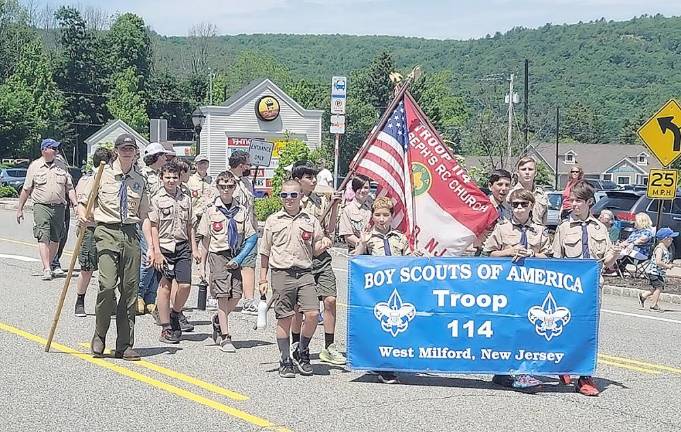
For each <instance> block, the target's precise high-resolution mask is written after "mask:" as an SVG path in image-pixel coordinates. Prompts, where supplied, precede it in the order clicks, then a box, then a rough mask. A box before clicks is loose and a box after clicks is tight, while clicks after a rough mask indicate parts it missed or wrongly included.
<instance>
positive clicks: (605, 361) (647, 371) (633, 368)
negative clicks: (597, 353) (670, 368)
mask: <svg viewBox="0 0 681 432" xmlns="http://www.w3.org/2000/svg"><path fill="white" fill-rule="evenodd" d="M598 362H599V363H603V364H607V365H609V366H616V367H620V368H623V369H630V370H633V371H636V372H643V373H648V374H652V375H659V374H661V373H662V372H660V371H657V370H654V369H648V368H642V367H638V366H632V365H628V364H626V363H619V362H614V361H609V360H604V359H602V358H599V359H598Z"/></svg>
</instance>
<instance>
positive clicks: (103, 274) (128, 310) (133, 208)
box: [78, 134, 152, 360]
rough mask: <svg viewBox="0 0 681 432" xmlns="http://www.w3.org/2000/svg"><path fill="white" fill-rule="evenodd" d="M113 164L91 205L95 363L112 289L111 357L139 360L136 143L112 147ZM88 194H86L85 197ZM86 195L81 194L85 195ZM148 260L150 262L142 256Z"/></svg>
mask: <svg viewBox="0 0 681 432" xmlns="http://www.w3.org/2000/svg"><path fill="white" fill-rule="evenodd" d="M114 146H115V149H114V157H116V160H115V161H114V162H113V163H112V164H111V166H110V167H106V168H104V172H103V173H102V179H101V182H100V184H99V188H98V190H97V199H96V201H95V205H94V222H95V223H96V224H97V226H96V227H95V243H96V246H97V255H98V259H99V293H98V294H97V306H96V307H95V315H96V328H95V334H94V336H93V338H92V343H91V345H90V348H91V350H92V353H93V354H94V355H95V357H101V356H102V355H103V353H104V348H105V338H106V333H107V331H108V330H109V325H110V324H111V312H112V311H113V309H114V307H115V302H114V300H113V299H114V292H113V291H114V289H115V288H116V287H118V289H119V291H120V300H119V301H118V309H117V310H116V330H117V331H118V337H117V338H116V351H115V356H116V357H118V358H123V359H124V360H139V358H140V357H139V354H137V353H136V352H135V351H134V350H133V349H132V346H133V344H134V342H135V303H136V299H137V289H138V285H139V268H140V261H141V260H140V245H139V243H140V242H139V236H138V232H137V224H138V223H140V222H142V231H143V233H144V237H145V239H146V241H147V244H152V243H151V229H150V222H149V219H148V218H147V214H148V212H149V196H148V193H147V190H146V187H145V181H144V177H143V176H142V174H141V173H140V172H138V171H135V170H134V169H133V163H134V161H135V157H136V155H137V143H136V142H135V138H134V137H133V136H132V135H129V134H123V135H120V136H119V137H118V138H116V142H115V144H114ZM88 192H89V191H88ZM86 195H87V194H86ZM86 205H87V199H81V200H80V206H79V207H78V214H79V218H80V222H81V223H83V224H85V223H86V222H87V219H86V215H85V206H86ZM148 259H149V260H151V259H152V257H151V256H148Z"/></svg>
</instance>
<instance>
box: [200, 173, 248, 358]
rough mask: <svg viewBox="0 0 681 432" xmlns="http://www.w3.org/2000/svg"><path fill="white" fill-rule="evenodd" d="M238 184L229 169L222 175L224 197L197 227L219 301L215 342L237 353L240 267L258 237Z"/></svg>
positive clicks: (218, 182) (219, 179)
mask: <svg viewBox="0 0 681 432" xmlns="http://www.w3.org/2000/svg"><path fill="white" fill-rule="evenodd" d="M237 183H238V181H237V179H236V177H235V176H234V174H232V173H231V172H229V171H223V172H221V173H220V174H218V176H217V179H216V181H215V186H216V188H217V190H218V192H219V194H220V196H219V197H218V198H217V199H216V200H215V201H214V202H213V204H211V205H209V206H208V207H207V208H206V210H205V213H204V215H203V217H202V218H201V223H200V224H199V228H198V230H197V233H198V236H199V237H200V238H201V244H202V248H201V263H202V265H205V263H206V262H207V263H208V266H209V270H210V277H209V279H210V282H209V286H210V291H211V295H212V296H213V298H216V299H217V302H218V310H217V313H216V314H215V316H213V318H212V320H211V321H212V323H213V341H214V342H215V343H216V344H218V345H220V349H221V350H222V351H223V352H236V348H235V347H234V344H233V343H232V336H231V334H230V333H229V314H230V313H231V312H232V311H233V310H234V308H235V307H236V305H237V303H239V299H241V296H242V294H243V282H242V277H241V271H240V269H239V266H240V265H241V264H242V263H243V260H244V259H245V258H246V256H248V255H249V254H250V253H251V251H252V250H253V249H254V248H255V245H256V242H257V240H258V235H257V234H256V233H255V230H254V229H253V225H252V224H251V221H250V219H249V217H248V214H247V213H246V209H245V208H244V207H241V206H240V205H239V204H238V203H237V202H236V200H234V198H233V197H234V192H235V190H236V188H237ZM199 273H201V274H203V271H200V272H199Z"/></svg>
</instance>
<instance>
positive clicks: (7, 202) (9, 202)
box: [0, 198, 33, 211]
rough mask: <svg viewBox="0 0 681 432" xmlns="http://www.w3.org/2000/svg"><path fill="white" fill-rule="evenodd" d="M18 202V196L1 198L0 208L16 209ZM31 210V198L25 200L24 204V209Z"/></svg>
mask: <svg viewBox="0 0 681 432" xmlns="http://www.w3.org/2000/svg"><path fill="white" fill-rule="evenodd" d="M18 204H19V199H18V198H2V199H0V209H4V210H16V209H17V205H18ZM26 210H28V211H33V203H32V202H31V200H28V201H26V204H25V205H24V211H26Z"/></svg>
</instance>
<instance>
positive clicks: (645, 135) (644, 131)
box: [638, 99, 681, 167]
mask: <svg viewBox="0 0 681 432" xmlns="http://www.w3.org/2000/svg"><path fill="white" fill-rule="evenodd" d="M680 127H681V106H679V104H678V103H677V102H676V101H675V100H674V99H672V100H670V101H669V102H667V103H666V104H664V105H663V106H662V108H660V110H659V111H658V112H656V113H655V115H653V116H652V117H651V118H650V119H649V120H648V121H647V122H645V124H644V125H643V126H641V128H640V129H639V130H638V136H639V137H640V138H641V140H642V141H643V143H644V144H645V145H646V146H647V147H648V148H649V149H650V151H651V152H652V153H653V154H654V155H655V157H656V158H657V159H658V160H659V161H660V163H661V164H662V165H664V166H665V167H668V166H669V165H671V164H672V163H673V162H674V161H675V160H676V159H677V158H678V157H679V156H681V129H679V128H680Z"/></svg>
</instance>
